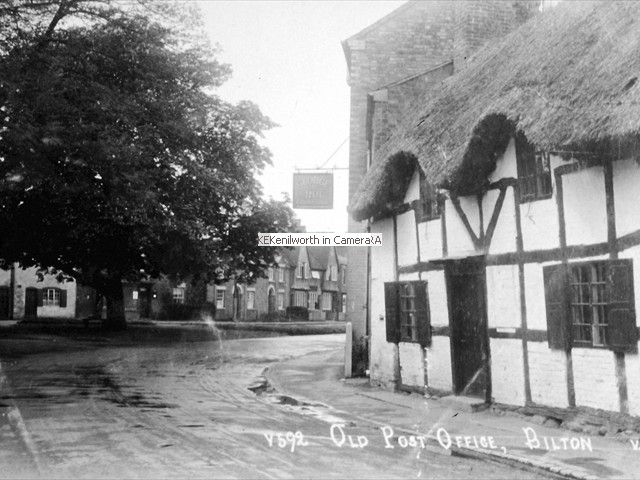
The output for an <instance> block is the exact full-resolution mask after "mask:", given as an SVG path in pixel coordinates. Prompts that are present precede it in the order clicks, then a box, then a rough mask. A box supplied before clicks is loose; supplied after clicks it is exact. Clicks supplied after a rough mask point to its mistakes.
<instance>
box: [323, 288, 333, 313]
mask: <svg viewBox="0 0 640 480" xmlns="http://www.w3.org/2000/svg"><path fill="white" fill-rule="evenodd" d="M332 309H333V294H332V293H331V292H324V293H323V294H322V310H327V311H331V310H332Z"/></svg>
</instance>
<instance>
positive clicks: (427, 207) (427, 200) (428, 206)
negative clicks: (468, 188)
mask: <svg viewBox="0 0 640 480" xmlns="http://www.w3.org/2000/svg"><path fill="white" fill-rule="evenodd" d="M418 169H419V171H420V180H419V187H420V212H419V221H420V222H428V221H429V220H436V219H438V218H440V217H441V216H442V199H441V198H440V195H439V193H438V189H437V188H436V187H435V186H434V185H433V184H432V183H430V182H428V181H427V176H426V175H425V173H424V172H423V171H422V168H420V167H418Z"/></svg>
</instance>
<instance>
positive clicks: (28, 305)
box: [24, 287, 38, 320]
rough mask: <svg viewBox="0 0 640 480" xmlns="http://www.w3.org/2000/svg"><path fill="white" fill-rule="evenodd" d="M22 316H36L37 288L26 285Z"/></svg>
mask: <svg viewBox="0 0 640 480" xmlns="http://www.w3.org/2000/svg"><path fill="white" fill-rule="evenodd" d="M24 318H25V319H26V320H35V319H36V318H38V289H37V288H33V287H27V289H26V291H25V298H24Z"/></svg>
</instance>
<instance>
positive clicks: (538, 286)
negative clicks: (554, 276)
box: [524, 263, 551, 330]
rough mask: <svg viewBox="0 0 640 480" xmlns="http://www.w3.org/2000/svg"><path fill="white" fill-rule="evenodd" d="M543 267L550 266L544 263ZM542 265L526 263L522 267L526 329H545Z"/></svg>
mask: <svg viewBox="0 0 640 480" xmlns="http://www.w3.org/2000/svg"><path fill="white" fill-rule="evenodd" d="M544 265H551V263H545V264H544ZM542 268H543V264H540V263H527V264H525V266H524V293H525V302H526V305H527V328H530V329H532V330H546V329H547V311H546V307H545V299H544V277H543V275H542Z"/></svg>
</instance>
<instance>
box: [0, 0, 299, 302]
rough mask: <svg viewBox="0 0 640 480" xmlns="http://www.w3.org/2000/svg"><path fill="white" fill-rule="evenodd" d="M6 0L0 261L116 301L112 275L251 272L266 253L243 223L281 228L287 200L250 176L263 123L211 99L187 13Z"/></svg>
mask: <svg viewBox="0 0 640 480" xmlns="http://www.w3.org/2000/svg"><path fill="white" fill-rule="evenodd" d="M7 5H8V6H5V7H2V8H0V25H2V26H3V27H4V26H6V25H12V26H14V27H15V28H13V30H11V31H10V33H8V34H4V35H3V36H2V37H1V43H0V113H2V115H0V198H1V199H2V201H1V202H0V224H2V225H3V235H2V237H1V238H0V252H1V255H2V257H4V259H5V260H6V261H8V262H11V261H19V262H20V263H21V264H22V265H23V266H39V267H42V268H48V269H50V271H54V272H61V273H63V274H66V275H70V276H72V277H74V278H76V279H77V280H80V281H82V282H83V283H85V284H88V285H91V286H94V287H95V288H97V289H98V291H100V292H101V293H103V294H105V295H107V297H108V299H109V298H112V299H116V300H117V297H118V293H117V290H118V289H119V290H121V288H120V282H121V280H122V279H126V280H129V281H136V280H139V279H142V278H148V277H159V276H161V275H168V276H170V277H172V278H185V277H187V276H188V277H190V278H194V279H196V280H197V279H202V280H205V281H223V280H225V279H227V278H229V277H235V278H253V277H255V276H257V275H259V274H260V272H261V270H262V269H263V268H264V266H265V265H266V264H268V263H270V262H271V260H272V258H273V253H274V251H273V249H271V248H265V247H257V233H258V232H259V231H288V230H290V229H292V228H294V221H293V213H292V211H291V210H290V208H289V207H288V206H287V205H286V204H285V202H277V201H272V200H271V201H265V200H263V199H262V197H261V190H260V188H259V185H258V183H257V181H256V174H257V173H259V172H260V170H261V169H262V168H263V167H264V166H265V165H266V164H268V163H269V162H270V152H269V151H268V150H267V149H266V148H264V147H262V146H261V145H260V143H259V140H260V136H261V132H262V131H263V130H264V129H267V128H270V127H272V126H273V123H272V122H271V121H270V120H269V119H268V118H267V117H265V116H264V115H262V114H261V113H260V111H259V110H258V108H257V107H256V106H255V105H253V104H251V103H249V102H241V103H239V104H237V105H231V104H229V103H226V102H224V101H222V100H221V99H219V98H218V97H217V96H215V95H214V94H212V91H213V89H215V87H218V86H219V85H220V84H221V83H223V82H224V80H226V79H227V78H228V76H229V74H230V68H229V67H228V66H227V65H224V64H221V63H219V62H218V61H217V60H216V59H215V56H214V53H215V52H214V50H213V49H212V48H211V47H210V46H209V45H208V44H207V43H206V42H203V41H202V40H201V39H199V38H196V37H194V35H192V34H190V33H189V30H188V26H189V25H197V24H198V22H197V18H196V17H193V16H192V15H191V16H190V15H186V16H185V15H184V14H183V18H180V17H176V18H178V19H179V21H177V22H176V23H177V24H178V26H181V29H176V27H175V26H167V25H166V22H163V21H162V18H158V15H159V14H158V13H157V12H151V13H149V12H147V13H148V14H146V15H141V14H140V12H139V11H138V10H137V9H130V10H123V9H119V8H118V5H119V4H118V2H104V1H82V0H57V1H48V2H45V1H42V2H38V1H30V2H29V1H22V2H16V1H12V2H8V4H7ZM136 5H137V6H139V7H141V8H143V7H145V8H146V7H149V5H150V3H149V2H143V1H140V2H138V4H136ZM154 5H158V4H157V3H154ZM167 5H168V4H167ZM167 5H165V6H164V7H162V8H164V9H165V12H166V11H167V9H168V8H169V7H168V6H167ZM19 7H21V8H19ZM27 7H32V8H31V10H29V9H28V8H27ZM11 8H13V10H11ZM61 12H62V13H61ZM57 16H60V18H58V19H57V20H56V17H57ZM30 17H31V18H33V19H36V20H37V19H40V17H42V18H48V19H49V20H48V22H47V21H44V20H43V21H40V20H38V21H33V22H27V21H25V18H27V19H28V18H30ZM63 20H64V21H63ZM80 20H83V21H82V22H81V21H80ZM63 25H64V28H63V27H62V26H63ZM196 30H197V29H196ZM185 32H186V33H185ZM120 296H121V293H120ZM122 314H123V311H122Z"/></svg>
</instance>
